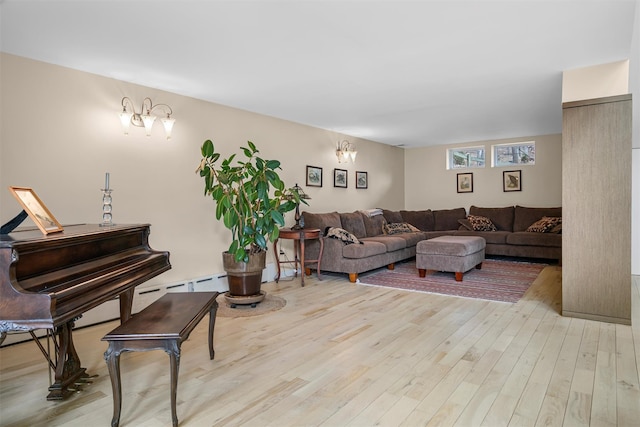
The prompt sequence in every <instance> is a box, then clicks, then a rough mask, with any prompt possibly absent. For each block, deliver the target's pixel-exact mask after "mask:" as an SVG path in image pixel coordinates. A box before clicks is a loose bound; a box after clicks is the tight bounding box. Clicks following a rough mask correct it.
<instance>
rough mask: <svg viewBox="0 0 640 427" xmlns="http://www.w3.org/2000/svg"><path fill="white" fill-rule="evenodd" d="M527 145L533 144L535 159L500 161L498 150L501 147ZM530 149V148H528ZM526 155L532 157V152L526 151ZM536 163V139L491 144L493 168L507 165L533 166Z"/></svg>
mask: <svg viewBox="0 0 640 427" xmlns="http://www.w3.org/2000/svg"><path fill="white" fill-rule="evenodd" d="M525 146H533V160H532V161H530V162H499V161H498V152H497V150H498V149H499V148H505V147H525ZM527 151H528V150H527ZM525 155H526V156H529V157H531V153H530V152H529V151H528V152H527V153H525ZM535 164H536V141H534V140H531V141H518V142H507V143H504V144H494V145H492V146H491V167H492V168H507V167H519V166H533V165H535Z"/></svg>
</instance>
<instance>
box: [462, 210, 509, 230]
mask: <svg viewBox="0 0 640 427" xmlns="http://www.w3.org/2000/svg"><path fill="white" fill-rule="evenodd" d="M514 213H515V209H514V207H513V206H507V207H504V208H480V207H478V206H471V207H470V208H469V215H476V216H484V217H487V218H489V219H490V220H491V222H493V224H494V225H495V226H496V229H498V230H500V231H513V218H514Z"/></svg>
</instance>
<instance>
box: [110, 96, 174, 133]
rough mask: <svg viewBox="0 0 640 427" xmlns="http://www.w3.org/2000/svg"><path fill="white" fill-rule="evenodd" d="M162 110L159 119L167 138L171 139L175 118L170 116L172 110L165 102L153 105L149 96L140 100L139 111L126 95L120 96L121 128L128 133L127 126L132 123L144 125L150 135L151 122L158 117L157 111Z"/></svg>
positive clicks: (139, 125)
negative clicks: (140, 106)
mask: <svg viewBox="0 0 640 427" xmlns="http://www.w3.org/2000/svg"><path fill="white" fill-rule="evenodd" d="M160 111H161V112H162V116H160V117H162V118H161V119H160V120H161V121H162V124H163V125H164V131H165V132H166V134H167V139H171V130H172V129H173V124H174V123H175V121H176V120H175V119H172V118H171V114H173V110H172V109H171V107H169V106H168V105H167V104H156V105H153V102H151V98H145V99H144V100H143V101H142V108H141V109H140V112H139V113H138V112H136V110H135V108H134V107H133V102H132V101H131V99H130V98H129V97H128V96H125V97H124V98H122V112H121V113H120V122H121V123H122V129H123V130H124V134H125V135H128V134H129V126H130V125H134V126H138V127H144V129H145V131H146V132H147V136H150V135H151V128H152V127H153V123H154V122H155V120H156V118H157V117H159V116H158V115H157V114H158V112H160Z"/></svg>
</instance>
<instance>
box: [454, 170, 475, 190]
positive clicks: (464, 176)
mask: <svg viewBox="0 0 640 427" xmlns="http://www.w3.org/2000/svg"><path fill="white" fill-rule="evenodd" d="M456 185H457V187H456V188H457V190H458V193H473V173H459V174H457V176H456Z"/></svg>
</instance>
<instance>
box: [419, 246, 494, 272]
mask: <svg viewBox="0 0 640 427" xmlns="http://www.w3.org/2000/svg"><path fill="white" fill-rule="evenodd" d="M485 246H486V242H485V240H484V239H483V238H482V237H476V236H441V237H436V238H434V239H429V240H423V241H421V242H418V244H417V245H416V267H418V274H419V275H420V277H425V276H426V274H427V270H434V271H447V272H452V273H455V274H456V281H458V282H461V281H462V275H463V274H464V273H466V272H467V271H469V270H471V269H472V268H473V267H475V268H478V269H480V268H482V261H484V248H485Z"/></svg>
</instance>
